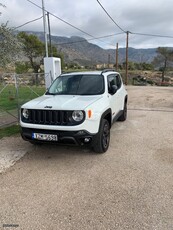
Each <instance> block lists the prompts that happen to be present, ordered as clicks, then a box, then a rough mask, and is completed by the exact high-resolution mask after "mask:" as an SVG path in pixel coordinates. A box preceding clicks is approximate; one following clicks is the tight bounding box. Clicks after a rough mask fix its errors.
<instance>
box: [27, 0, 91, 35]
mask: <svg viewBox="0 0 173 230" xmlns="http://www.w3.org/2000/svg"><path fill="white" fill-rule="evenodd" d="M26 1H28V2H30V3H31V4H33V5H35V6H36V7H38V8H40V9H42V7H41V6H39V5H37V4H36V3H34V2H32V1H31V0H26ZM45 11H46V12H48V11H47V10H45ZM48 13H49V14H50V15H52V16H53V17H55V18H57V19H58V20H60V21H62V22H64V23H65V24H67V25H69V26H71V27H73V28H74V29H76V30H78V31H80V32H82V33H84V34H86V35H88V36H90V37H92V38H94V36H93V35H91V34H89V33H87V32H85V31H84V30H81V29H79V28H78V27H76V26H74V25H72V24H71V23H69V22H67V21H65V20H64V19H62V18H60V17H58V16H56V15H55V14H53V13H51V12H48Z"/></svg>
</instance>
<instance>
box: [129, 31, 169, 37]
mask: <svg viewBox="0 0 173 230" xmlns="http://www.w3.org/2000/svg"><path fill="white" fill-rule="evenodd" d="M129 33H131V34H135V35H141V36H151V37H158V38H173V36H169V35H159V34H145V33H135V32H129Z"/></svg>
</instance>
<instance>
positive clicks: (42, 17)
mask: <svg viewBox="0 0 173 230" xmlns="http://www.w3.org/2000/svg"><path fill="white" fill-rule="evenodd" d="M42 18H43V16H41V17H39V18H36V19H34V20H31V21H28V22H26V23H24V24H22V25H20V26H17V27H15V28H14V29H15V30H16V29H18V28H20V27H22V26H25V25H27V24H30V23H32V22H35V21H38V20H40V19H42Z"/></svg>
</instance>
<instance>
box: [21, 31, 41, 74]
mask: <svg viewBox="0 0 173 230" xmlns="http://www.w3.org/2000/svg"><path fill="white" fill-rule="evenodd" d="M18 38H19V40H20V42H21V43H22V50H23V52H24V55H25V56H26V57H27V58H28V59H29V62H30V65H31V67H32V69H33V71H34V72H35V73H39V70H40V66H41V64H43V58H44V53H45V52H44V43H43V42H41V41H40V40H39V39H38V37H37V36H35V35H33V34H30V35H29V34H27V33H25V32H20V33H19V34H18Z"/></svg>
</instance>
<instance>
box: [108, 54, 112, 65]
mask: <svg viewBox="0 0 173 230" xmlns="http://www.w3.org/2000/svg"><path fill="white" fill-rule="evenodd" d="M110 59H111V55H110V54H108V69H109V66H110Z"/></svg>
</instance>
